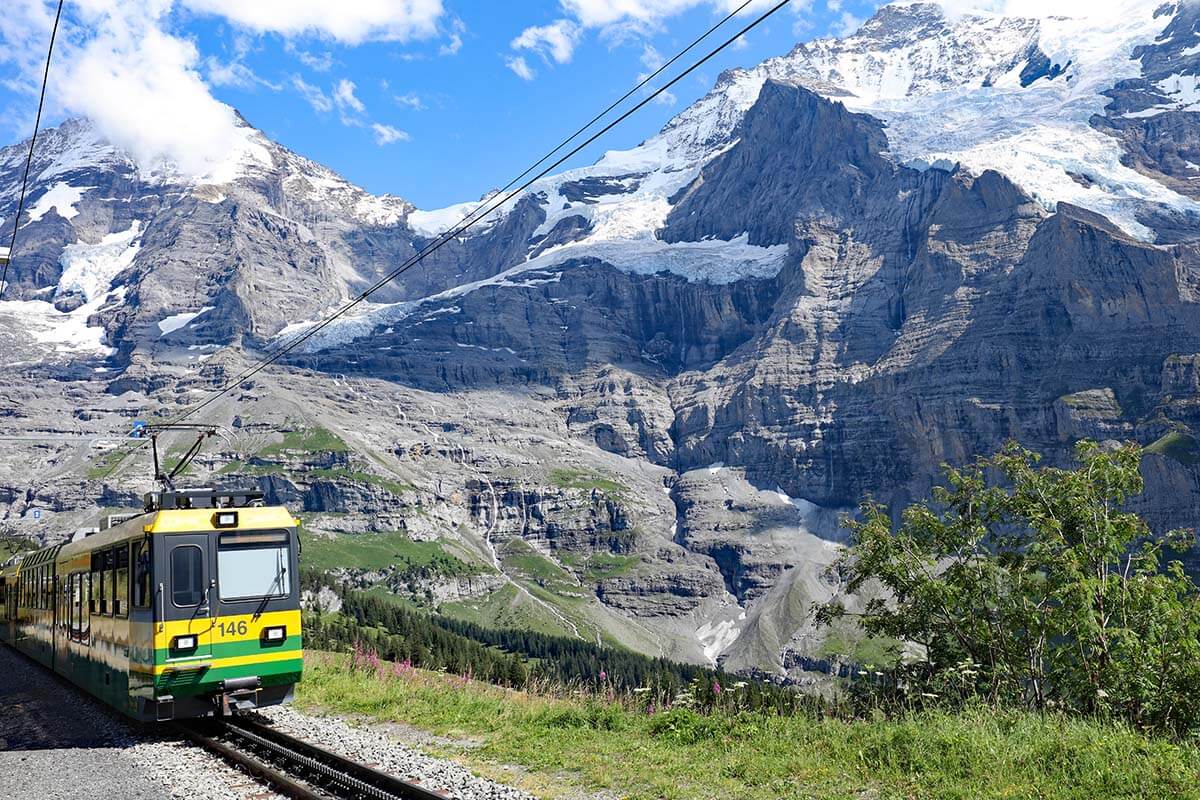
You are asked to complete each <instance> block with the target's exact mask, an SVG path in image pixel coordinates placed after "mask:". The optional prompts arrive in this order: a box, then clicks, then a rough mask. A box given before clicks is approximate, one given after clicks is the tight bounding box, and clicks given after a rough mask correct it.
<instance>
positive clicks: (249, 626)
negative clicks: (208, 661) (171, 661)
mask: <svg viewBox="0 0 1200 800" xmlns="http://www.w3.org/2000/svg"><path fill="white" fill-rule="evenodd" d="M281 625H282V626H284V627H286V628H287V634H288V636H295V635H296V634H298V633H300V611H298V610H295V609H293V610H291V611H271V612H265V613H262V614H239V615H231V616H219V617H217V618H215V619H214V618H212V617H196V618H195V619H184V620H174V621H171V622H165V623H163V624H162V630H159V626H158V625H155V626H154V647H155V649H157V650H163V649H166V648H169V647H170V646H171V641H172V640H173V639H174V638H175V637H176V636H204V635H206V634H211V636H212V645H213V646H214V647H218V646H220V645H223V644H234V643H236V642H253V641H258V639H259V637H260V636H261V635H262V629H263V628H277V627H279V626H281ZM243 631H244V632H243Z"/></svg>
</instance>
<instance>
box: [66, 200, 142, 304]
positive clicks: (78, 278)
mask: <svg viewBox="0 0 1200 800" xmlns="http://www.w3.org/2000/svg"><path fill="white" fill-rule="evenodd" d="M141 230H142V224H141V223H140V222H139V221H137V220H134V221H133V224H132V225H130V227H129V230H127V231H118V232H117V233H110V234H108V235H107V236H105V237H104V238H103V239H101V240H100V242H99V244H71V245H67V246H66V247H64V248H63V254H62V256H61V257H60V258H59V263H60V264H61V265H62V268H63V273H62V277H61V278H59V281H58V288H57V290H56V294H57V295H59V296H62V295H68V294H81V295H83V296H84V298H85V299H86V300H87V301H88V302H91V301H93V300H96V299H97V298H99V297H101V296H102V295H104V294H106V293H107V292H108V290H109V288H110V287H111V286H112V282H113V280H114V279H115V278H116V277H117V276H118V275H120V274H121V273H122V272H124V271H125V270H126V269H128V268H129V267H130V265H132V264H133V260H134V259H135V258H136V257H137V254H138V250H139V249H140V247H141V245H140V243H138V242H137V241H136V239H137V237H138V235H139V234H140V233H141Z"/></svg>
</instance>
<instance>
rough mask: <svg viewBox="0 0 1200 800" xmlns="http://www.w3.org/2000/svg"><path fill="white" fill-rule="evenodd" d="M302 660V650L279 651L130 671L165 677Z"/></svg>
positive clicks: (203, 659) (132, 669) (178, 662)
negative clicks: (151, 670) (152, 669)
mask: <svg viewBox="0 0 1200 800" xmlns="http://www.w3.org/2000/svg"><path fill="white" fill-rule="evenodd" d="M303 658H304V651H303V650H280V651H277V652H274V653H256V654H254V655H249V656H235V657H233V658H195V659H189V660H186V661H174V662H169V663H166V664H159V665H157V666H155V667H154V672H153V673H151V672H150V670H148V669H146V668H145V667H144V666H131V667H130V671H132V672H139V673H141V674H143V675H150V674H154V675H165V674H167V673H177V672H179V673H183V672H196V671H198V670H201V669H203V670H205V671H208V670H215V669H224V668H226V667H244V666H246V665H247V664H273V663H275V662H278V661H301V660H303Z"/></svg>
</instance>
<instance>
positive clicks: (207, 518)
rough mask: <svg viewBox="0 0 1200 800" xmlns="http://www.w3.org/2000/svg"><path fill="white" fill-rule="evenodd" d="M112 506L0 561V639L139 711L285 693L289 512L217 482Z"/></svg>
mask: <svg viewBox="0 0 1200 800" xmlns="http://www.w3.org/2000/svg"><path fill="white" fill-rule="evenodd" d="M123 516H126V515H123ZM123 516H122V517H116V518H109V521H110V522H111V523H113V524H111V525H109V526H108V527H107V528H106V529H105V530H101V531H97V532H95V533H91V534H89V535H86V536H76V537H75V539H74V540H73V541H71V542H70V543H68V544H58V545H54V546H52V547H47V548H45V549H43V550H39V551H37V552H34V553H29V554H27V555H25V556H23V557H21V558H19V559H15V560H14V561H13V562H12V563H10V564H9V565H8V566H5V567H4V568H2V569H0V641H3V642H5V643H7V644H9V645H11V646H13V647H15V648H16V649H17V650H19V651H21V652H22V653H25V654H26V655H28V656H30V657H31V658H33V659H35V660H37V661H39V662H41V663H42V664H44V665H45V666H46V667H48V668H50V669H52V670H54V671H55V672H57V673H58V674H60V675H62V676H63V677H64V678H66V679H67V680H69V681H71V682H72V683H75V684H76V685H78V686H79V687H81V688H82V689H84V690H85V691H86V692H88V693H89V694H92V695H94V696H95V697H97V698H99V699H100V700H103V701H104V702H105V703H108V704H109V705H111V706H113V707H114V708H116V709H117V710H119V711H121V712H122V713H124V714H126V715H128V716H130V717H133V718H135V719H139V720H143V721H167V720H172V719H186V718H192V717H205V716H220V715H228V714H229V713H231V712H234V711H238V710H248V709H253V708H261V707H264V706H270V705H277V704H280V703H285V702H288V701H290V700H291V697H292V693H293V689H294V687H295V684H296V683H297V682H298V681H299V680H300V676H301V672H302V669H303V646H302V631H301V628H300V585H299V583H300V582H299V574H300V573H299V563H298V555H299V538H298V533H299V523H298V521H297V520H295V519H293V518H292V516H291V514H290V513H288V511H287V510H286V509H284V508H282V507H278V506H265V505H263V504H262V495H261V494H259V493H254V492H233V493H231V492H222V491H219V490H215V489H199V490H183V491H178V492H176V491H171V492H158V493H154V494H151V495H147V497H146V504H145V510H144V511H143V512H142V513H139V514H137V515H136V516H129V518H127V519H124V518H123Z"/></svg>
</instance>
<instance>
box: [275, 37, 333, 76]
mask: <svg viewBox="0 0 1200 800" xmlns="http://www.w3.org/2000/svg"><path fill="white" fill-rule="evenodd" d="M284 49H285V50H287V52H289V53H291V54H292V55H293V56H295V57H296V60H297V61H299V62H300V63H301V64H303V65H304V66H306V67H308V68H309V69H311V70H312V71H313V72H328V71H329V70H330V69H332V68H333V53H331V52H329V51H328V50H325V51H322V52H320V53H312V52H309V51H308V50H301V49H300V48H298V47H296V45H295V44H294V43H292V42H285V43H284Z"/></svg>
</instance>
